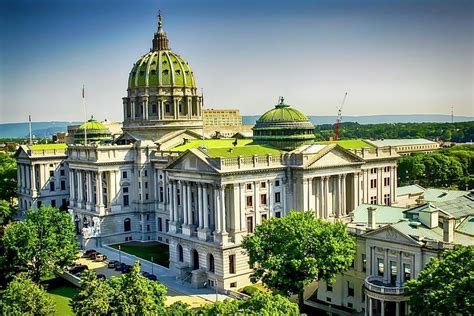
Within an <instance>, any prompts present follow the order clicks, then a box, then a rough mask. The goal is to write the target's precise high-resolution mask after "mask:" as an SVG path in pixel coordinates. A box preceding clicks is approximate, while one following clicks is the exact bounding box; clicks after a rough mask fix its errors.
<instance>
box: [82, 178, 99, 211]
mask: <svg viewBox="0 0 474 316" xmlns="http://www.w3.org/2000/svg"><path fill="white" fill-rule="evenodd" d="M84 172H85V173H86V203H85V204H86V209H87V210H90V209H91V205H92V174H91V172H90V171H84ZM96 190H97V191H98V190H99V186H96ZM97 191H96V199H97V200H96V203H97V201H98V200H99V192H97Z"/></svg>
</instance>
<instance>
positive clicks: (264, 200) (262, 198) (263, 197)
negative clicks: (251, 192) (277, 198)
mask: <svg viewBox="0 0 474 316" xmlns="http://www.w3.org/2000/svg"><path fill="white" fill-rule="evenodd" d="M260 204H262V205H267V195H266V194H261V195H260Z"/></svg>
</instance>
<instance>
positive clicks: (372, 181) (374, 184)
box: [370, 179, 377, 189]
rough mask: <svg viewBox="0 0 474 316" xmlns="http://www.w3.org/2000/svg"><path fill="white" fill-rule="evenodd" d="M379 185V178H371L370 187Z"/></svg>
mask: <svg viewBox="0 0 474 316" xmlns="http://www.w3.org/2000/svg"><path fill="white" fill-rule="evenodd" d="M376 187H377V179H372V180H370V188H371V189H374V188H376Z"/></svg>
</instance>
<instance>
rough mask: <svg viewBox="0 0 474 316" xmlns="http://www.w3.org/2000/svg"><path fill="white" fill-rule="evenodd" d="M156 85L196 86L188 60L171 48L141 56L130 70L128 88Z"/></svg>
mask: <svg viewBox="0 0 474 316" xmlns="http://www.w3.org/2000/svg"><path fill="white" fill-rule="evenodd" d="M158 86H159V87H164V86H169V87H190V88H196V82H195V80H194V73H193V71H192V70H191V67H190V66H189V64H188V62H187V61H185V60H184V59H183V58H182V57H181V56H179V55H178V54H175V53H174V52H172V51H171V50H152V51H151V52H149V53H148V54H146V55H144V56H142V57H141V58H140V59H139V60H138V61H137V62H136V63H135V65H134V66H133V69H132V71H131V72H130V76H129V77H128V88H144V87H158Z"/></svg>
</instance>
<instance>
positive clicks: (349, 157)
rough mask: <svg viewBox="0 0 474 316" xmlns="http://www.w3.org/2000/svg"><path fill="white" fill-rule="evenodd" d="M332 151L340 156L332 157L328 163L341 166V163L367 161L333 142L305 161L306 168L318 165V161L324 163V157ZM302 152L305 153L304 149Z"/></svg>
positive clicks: (361, 162)
mask: <svg viewBox="0 0 474 316" xmlns="http://www.w3.org/2000/svg"><path fill="white" fill-rule="evenodd" d="M310 146H320V145H310ZM331 152H332V153H334V154H335V155H337V156H338V158H339V159H338V160H336V159H335V157H331V159H329V161H327V163H330V164H333V165H339V166H340V165H341V164H354V163H358V164H363V163H365V160H364V159H362V158H361V157H359V156H357V155H356V154H354V153H352V152H351V151H349V150H347V149H344V148H342V147H341V146H339V145H337V144H331V145H327V146H324V147H323V148H320V150H318V151H317V152H316V153H315V154H314V155H313V156H311V157H310V159H308V161H306V162H305V163H304V167H306V168H308V167H318V166H317V162H320V163H322V164H324V161H323V160H324V159H323V158H324V157H325V156H326V155H328V154H329V153H331ZM302 153H304V150H303V151H302ZM344 160H345V161H344Z"/></svg>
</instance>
